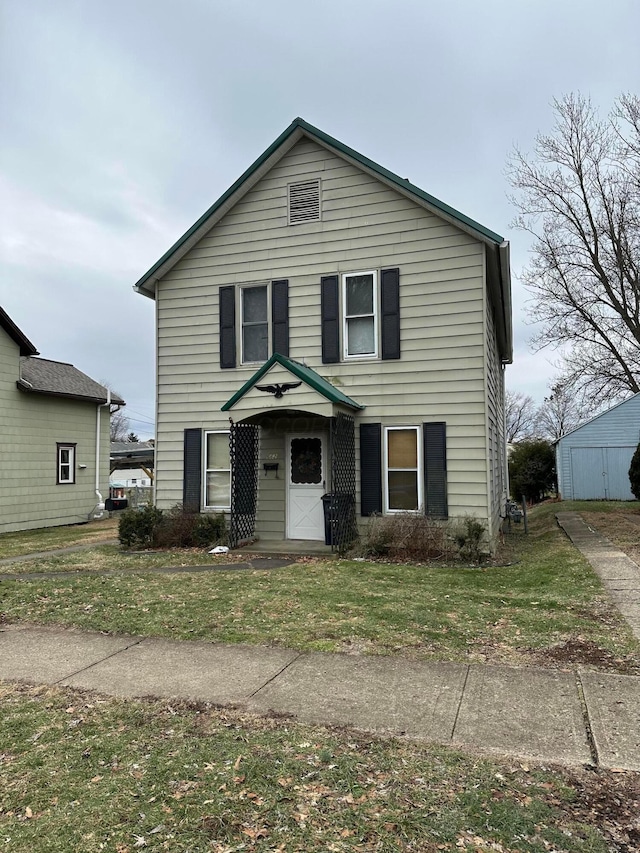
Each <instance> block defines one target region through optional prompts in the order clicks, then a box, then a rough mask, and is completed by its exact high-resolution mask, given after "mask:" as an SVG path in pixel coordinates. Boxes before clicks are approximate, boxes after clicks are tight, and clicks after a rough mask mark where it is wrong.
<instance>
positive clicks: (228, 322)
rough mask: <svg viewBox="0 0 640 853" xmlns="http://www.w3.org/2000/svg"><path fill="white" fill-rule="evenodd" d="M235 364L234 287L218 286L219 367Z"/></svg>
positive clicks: (233, 365)
mask: <svg viewBox="0 0 640 853" xmlns="http://www.w3.org/2000/svg"><path fill="white" fill-rule="evenodd" d="M235 366H236V294H235V288H234V287H233V286H230V287H221V288H220V367H222V368H228V367H235Z"/></svg>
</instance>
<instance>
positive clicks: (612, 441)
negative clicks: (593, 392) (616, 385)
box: [556, 394, 640, 501]
mask: <svg viewBox="0 0 640 853" xmlns="http://www.w3.org/2000/svg"><path fill="white" fill-rule="evenodd" d="M639 441H640V394H634V396H633V397H629V399H628V400H624V401H623V402H622V403H618V405H617V406H613V408H611V409H609V410H608V411H606V412H602V414H600V415H596V417H595V418H592V419H591V420H590V421H587V422H586V423H585V424H582V426H579V427H576V429H574V430H572V431H571V432H568V433H567V434H566V435H563V436H562V438H560V439H558V441H557V442H556V470H557V472H558V492H559V495H560V497H561V498H562V499H563V500H586V501H589V500H610V501H632V500H634V497H633V494H632V493H631V486H630V484H629V466H630V464H631V457H632V456H633V454H634V453H635V450H636V447H637V446H638V442H639Z"/></svg>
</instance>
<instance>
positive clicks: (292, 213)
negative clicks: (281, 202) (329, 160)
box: [289, 179, 320, 225]
mask: <svg viewBox="0 0 640 853" xmlns="http://www.w3.org/2000/svg"><path fill="white" fill-rule="evenodd" d="M319 221H320V180H319V179H318V180H315V181H300V183H297V184H289V225H297V224H298V223H300V222H319Z"/></svg>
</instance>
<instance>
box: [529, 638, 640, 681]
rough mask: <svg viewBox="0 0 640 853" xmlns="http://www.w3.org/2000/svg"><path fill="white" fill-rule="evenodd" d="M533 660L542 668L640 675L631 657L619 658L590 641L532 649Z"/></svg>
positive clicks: (569, 642) (578, 640)
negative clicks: (563, 667)
mask: <svg viewBox="0 0 640 853" xmlns="http://www.w3.org/2000/svg"><path fill="white" fill-rule="evenodd" d="M531 655H532V657H533V659H534V660H535V661H536V663H538V664H539V665H541V666H549V664H550V663H551V664H552V665H555V666H557V665H563V664H567V665H571V666H575V665H581V666H589V667H595V668H597V669H605V670H609V671H613V672H619V673H621V674H622V675H640V663H638V661H637V660H634V659H633V658H632V657H630V656H623V657H618V656H617V655H615V654H614V653H613V652H611V651H609V649H603V648H601V647H600V646H598V645H597V644H596V643H593V642H591V641H590V640H582V639H579V638H577V639H570V640H566V641H565V642H564V643H560V644H559V645H555V646H550V647H549V648H546V649H532V650H531Z"/></svg>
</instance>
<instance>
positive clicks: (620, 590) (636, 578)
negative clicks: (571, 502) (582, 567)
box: [556, 512, 640, 640]
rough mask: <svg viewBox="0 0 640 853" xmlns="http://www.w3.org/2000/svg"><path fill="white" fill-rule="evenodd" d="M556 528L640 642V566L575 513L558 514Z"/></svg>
mask: <svg viewBox="0 0 640 853" xmlns="http://www.w3.org/2000/svg"><path fill="white" fill-rule="evenodd" d="M556 518H557V520H558V524H559V525H560V527H562V529H563V530H564V532H565V533H566V534H567V536H568V537H569V539H571V541H572V542H573V544H574V545H575V546H576V548H577V549H578V550H579V551H580V552H581V553H582V554H583V555H584V556H585V557H586V558H587V560H588V561H589V562H590V563H591V565H592V567H593V569H594V571H595V572H597V573H598V575H599V576H600V580H601V581H602V583H603V585H604V587H605V588H606V589H607V591H608V592H609V595H610V596H611V598H612V599H613V602H614V604H615V605H616V607H617V608H618V610H619V611H620V612H621V613H622V615H623V616H624V618H625V619H626V620H627V622H628V623H629V625H630V626H631V630H632V631H633V634H634V636H635V637H636V639H638V640H640V566H638V565H637V563H634V562H633V560H632V559H630V557H627V555H626V554H625V553H624V552H623V551H619V550H618V549H617V548H616V547H615V545H613V544H612V543H611V542H609V540H608V539H605V537H604V536H601V535H600V534H599V533H598V532H597V530H594V529H593V528H592V527H589V525H588V524H587V523H586V522H585V521H583V519H582V517H581V516H580V514H579V513H577V512H559V513H557V514H556Z"/></svg>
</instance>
